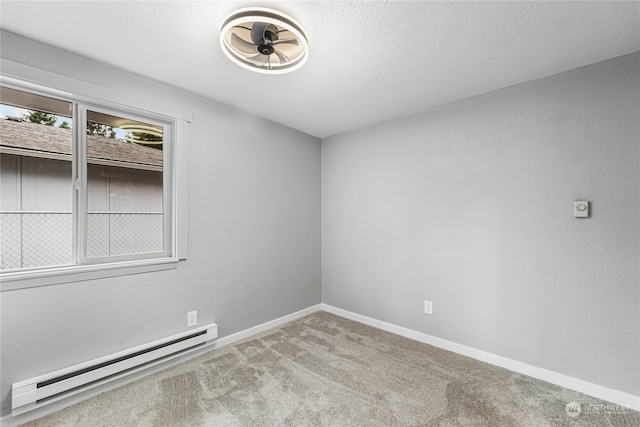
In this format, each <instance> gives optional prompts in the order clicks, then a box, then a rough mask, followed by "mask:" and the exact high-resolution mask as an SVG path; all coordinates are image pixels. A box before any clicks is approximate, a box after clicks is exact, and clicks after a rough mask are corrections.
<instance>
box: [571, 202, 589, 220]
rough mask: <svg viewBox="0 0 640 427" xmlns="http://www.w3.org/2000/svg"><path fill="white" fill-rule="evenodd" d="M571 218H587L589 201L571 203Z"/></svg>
mask: <svg viewBox="0 0 640 427" xmlns="http://www.w3.org/2000/svg"><path fill="white" fill-rule="evenodd" d="M573 216H574V217H575V218H589V201H588V200H576V201H575V202H573Z"/></svg>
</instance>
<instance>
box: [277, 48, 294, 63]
mask: <svg viewBox="0 0 640 427" xmlns="http://www.w3.org/2000/svg"><path fill="white" fill-rule="evenodd" d="M273 53H275V54H276V55H277V56H278V59H279V60H280V63H281V64H287V63H289V62H291V60H290V59H289V57H288V56H287V55H285V54H284V53H282V52H280V51H279V50H277V49H273Z"/></svg>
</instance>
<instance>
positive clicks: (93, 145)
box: [87, 111, 164, 258]
mask: <svg viewBox="0 0 640 427" xmlns="http://www.w3.org/2000/svg"><path fill="white" fill-rule="evenodd" d="M87 133H88V135H87V197H88V199H87V207H88V216H87V256H88V257H90V258H94V257H105V256H114V255H128V254H141V253H150V252H162V251H163V250H164V246H163V242H164V235H163V230H164V223H163V173H162V160H163V151H162V143H163V128H162V126H157V125H152V124H149V123H143V122H140V121H137V120H132V119H130V118H125V117H118V116H113V115H108V114H103V113H98V112H95V111H88V112H87Z"/></svg>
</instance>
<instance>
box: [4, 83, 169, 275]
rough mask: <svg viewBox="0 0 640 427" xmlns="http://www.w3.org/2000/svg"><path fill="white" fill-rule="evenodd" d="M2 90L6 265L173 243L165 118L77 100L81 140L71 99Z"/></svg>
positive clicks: (152, 250) (84, 258) (66, 261)
mask: <svg viewBox="0 0 640 427" xmlns="http://www.w3.org/2000/svg"><path fill="white" fill-rule="evenodd" d="M1 90H2V93H1V94H0V95H1V99H2V104H1V105H0V108H1V111H0V113H1V116H0V126H1V127H0V135H2V139H1V141H0V158H1V162H2V163H1V169H0V173H1V176H0V182H1V185H2V187H1V189H0V190H1V192H0V239H1V243H0V249H1V251H0V252H1V253H0V255H1V260H0V269H1V270H2V271H14V270H26V269H37V268H44V267H50V266H61V265H74V264H82V263H85V262H89V263H91V262H100V260H102V261H104V260H108V259H109V257H117V256H120V257H122V256H127V255H128V256H129V257H128V258H126V259H136V256H139V255H141V254H145V255H147V257H148V256H153V254H158V253H160V254H162V253H163V252H166V251H167V248H166V238H165V237H166V233H167V229H168V228H167V217H166V215H165V214H164V211H165V208H164V206H165V204H164V201H165V198H166V196H165V194H166V191H165V190H166V189H165V186H164V185H163V180H164V175H163V154H164V150H163V148H164V144H165V141H164V139H165V138H164V136H165V126H163V125H161V124H157V123H148V122H146V121H144V120H140V118H138V117H135V118H132V117H133V116H132V115H128V114H118V113H116V114H113V111H109V110H104V111H98V109H97V108H87V107H83V106H81V105H79V107H78V111H83V112H84V114H83V117H85V118H86V121H85V123H84V126H83V129H84V130H83V132H82V135H81V137H79V138H77V139H78V141H75V139H74V138H73V131H74V127H75V126H78V125H79V124H78V123H79V122H78V120H77V119H76V120H74V117H73V109H74V105H73V103H72V102H69V101H65V100H60V99H55V98H52V97H47V96H42V95H37V94H33V93H28V92H24V91H20V90H15V89H11V88H6V87H2V88H1ZM79 153H84V154H83V155H80V154H79ZM74 156H75V157H74ZM74 158H76V159H79V160H78V163H79V164H78V167H77V170H78V173H77V174H75V173H74V164H73V159H74ZM74 176H77V177H78V180H77V181H76V182H74ZM76 191H77V195H76V197H74V192H76ZM74 218H75V220H74ZM76 236H77V238H76ZM150 254H151V255H150ZM91 260H96V261H91Z"/></svg>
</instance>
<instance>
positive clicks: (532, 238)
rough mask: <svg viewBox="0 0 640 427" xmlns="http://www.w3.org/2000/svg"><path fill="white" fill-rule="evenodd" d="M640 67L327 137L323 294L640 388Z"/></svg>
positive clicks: (431, 330)
mask: <svg viewBox="0 0 640 427" xmlns="http://www.w3.org/2000/svg"><path fill="white" fill-rule="evenodd" d="M639 76H640V55H639V54H638V53H636V54H632V55H628V56H624V57H620V58H617V59H614V60H610V61H606V62H602V63H598V64H595V65H591V66H588V67H584V68H581V69H577V70H574V71H570V72H566V73H562V74H558V75H555V76H551V77H548V78H545V79H541V80H537V81H533V82H529V83H525V84H521V85H517V86H514V87H510V88H506V89H503V90H500V91H496V92H493V93H489V94H486V95H482V96H478V97H475V98H471V99H467V100H464V101H461V102H457V103H454V104H450V105H447V106H443V107H441V108H437V109H433V110H430V111H426V112H423V113H421V114H416V115H411V116H404V117H401V118H397V119H394V120H390V121H385V122H382V123H379V124H377V125H374V126H371V127H368V128H365V129H361V130H357V131H353V132H350V133H346V134H341V135H337V136H333V137H330V138H326V139H325V140H323V142H322V228H323V231H322V239H323V240H322V241H323V246H322V280H323V282H322V294H323V295H322V299H323V302H324V303H327V304H330V305H333V306H336V307H339V308H343V309H346V310H350V311H352V312H355V313H358V314H361V315H365V316H370V317H372V318H375V319H379V320H382V321H387V322H390V323H393V324H396V325H400V326H404V327H407V328H410V329H413V330H416V331H420V332H423V333H426V334H430V335H433V336H436V337H439V338H443V339H446V340H450V341H453V342H456V343H459V344H463V345H467V346H470V347H474V348H476V349H480V350H484V351H487V352H491V353H493V354H497V355H500V356H504V357H507V358H511V359H514V360H517V361H520V362H524V363H527V364H530V365H533V366H537V367H542V368H546V369H549V370H552V371H555V372H559V373H562V374H565V375H569V376H571V377H575V378H578V379H582V380H586V381H589V382H593V383H595V384H599V385H602V386H606V387H610V388H614V389H618V390H621V391H624V392H628V393H632V394H634V395H640V308H639V306H638V300H639V297H640V289H639V286H640V277H639V259H638V255H639V254H640V240H639V228H640V227H639V220H640V205H639V193H640V191H639V190H640V187H639V183H640V175H639V172H638V171H639V169H640V158H639V157H640V129H639V128H640V125H639V123H640V107H639V102H640V78H639ZM581 199H588V200H590V201H591V202H592V208H593V215H592V217H591V218H589V219H576V218H573V201H574V200H581ZM425 299H429V300H432V301H433V302H434V314H433V315H432V316H429V315H426V314H424V313H423V301H424V300H425Z"/></svg>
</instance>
